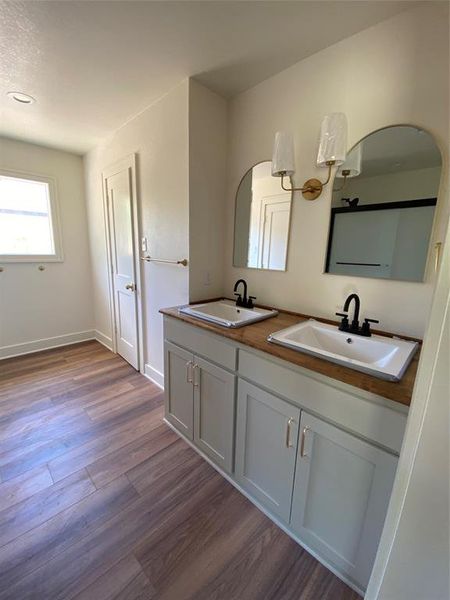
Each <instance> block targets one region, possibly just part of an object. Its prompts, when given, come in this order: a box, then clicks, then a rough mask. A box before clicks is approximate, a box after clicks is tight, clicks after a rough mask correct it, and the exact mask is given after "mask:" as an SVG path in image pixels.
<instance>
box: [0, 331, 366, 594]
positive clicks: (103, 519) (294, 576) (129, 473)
mask: <svg viewBox="0 0 450 600" xmlns="http://www.w3.org/2000/svg"><path fill="white" fill-rule="evenodd" d="M162 417H163V407H162V394H161V392H160V390H159V389H158V388H157V387H156V386H154V385H153V384H151V383H150V382H149V381H148V380H147V379H145V378H144V377H143V376H142V375H140V374H139V373H137V372H136V371H134V369H133V368H132V367H130V366H129V365H128V364H127V363H126V362H125V361H123V360H122V359H121V358H120V357H118V356H116V355H114V354H112V353H111V352H109V351H108V350H106V349H105V348H103V346H101V345H100V344H98V343H97V342H86V343H83V344H77V345H74V346H68V347H66V348H62V349H61V348H60V349H56V350H51V351H46V352H41V353H38V354H33V355H28V356H24V357H20V358H14V359H9V360H5V361H2V362H0V600H69V599H76V600H112V599H115V600H155V599H158V600H163V599H164V600H166V599H167V600H188V599H195V600H238V599H239V600H357V599H358V598H359V596H358V595H357V594H356V593H355V592H353V591H352V590H351V589H350V588H348V587H347V586H346V585H345V584H343V583H342V582H341V581H340V580H339V579H338V578H336V577H335V576H334V575H333V574H332V573H330V572H329V571H328V570H327V569H325V568H324V567H323V566H321V565H320V564H319V563H318V562H317V561H316V560H315V559H314V558H313V557H311V556H310V555H309V554H308V553H307V552H305V551H304V550H303V549H302V548H301V547H300V546H298V545H297V544H296V543H295V542H293V541H292V540H291V539H290V538H289V537H288V536H287V535H286V534H284V533H283V532H282V531H281V530H280V529H279V528H278V527H276V526H275V525H274V524H273V523H272V522H271V521H270V520H269V519H268V518H267V517H265V516H264V515H263V514H262V513H261V512H260V511H259V510H258V509H256V508H255V507H254V506H253V505H252V504H251V503H250V502H249V501H248V500H247V499H246V498H244V497H243V496H242V495H241V494H240V493H239V492H238V491H236V490H235V489H234V488H233V487H232V486H231V485H230V484H229V483H228V482H226V481H225V480H224V479H223V478H222V477H221V476H220V475H219V474H218V473H217V472H216V471H215V470H214V469H213V468H212V467H211V466H209V465H208V464H207V463H206V462H205V461H204V460H202V459H201V458H200V457H199V456H198V455H197V454H196V453H195V452H194V451H193V450H192V449H191V448H190V447H189V446H188V445H187V444H185V443H184V442H183V441H182V440H180V439H179V438H178V436H176V435H175V434H174V433H173V432H172V431H171V430H170V429H169V428H168V427H167V426H166V425H165V424H164V423H163V421H162Z"/></svg>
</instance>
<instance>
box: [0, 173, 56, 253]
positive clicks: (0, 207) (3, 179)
mask: <svg viewBox="0 0 450 600" xmlns="http://www.w3.org/2000/svg"><path fill="white" fill-rule="evenodd" d="M62 258H63V257H62V247H61V237H60V231H59V220H58V211H57V205H56V190H55V184H54V182H53V180H52V179H50V178H48V177H40V176H37V175H28V174H24V173H16V172H10V171H0V262H45V261H61V260H62Z"/></svg>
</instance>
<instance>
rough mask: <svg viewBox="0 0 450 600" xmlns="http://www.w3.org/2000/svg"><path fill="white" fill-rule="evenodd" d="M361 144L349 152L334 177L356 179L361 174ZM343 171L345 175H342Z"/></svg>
mask: <svg viewBox="0 0 450 600" xmlns="http://www.w3.org/2000/svg"><path fill="white" fill-rule="evenodd" d="M361 160H362V144H358V145H357V146H355V147H354V148H353V150H352V151H351V152H349V154H348V156H347V158H346V159H345V162H344V163H343V164H342V165H341V166H340V167H339V169H338V170H337V173H336V177H357V176H358V175H360V174H361ZM343 171H345V172H346V174H345V175H344V174H343Z"/></svg>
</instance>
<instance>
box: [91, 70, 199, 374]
mask: <svg viewBox="0 0 450 600" xmlns="http://www.w3.org/2000/svg"><path fill="white" fill-rule="evenodd" d="M188 91H189V86H188V81H184V82H182V83H181V84H180V85H178V86H177V87H176V88H174V89H173V90H171V91H170V92H169V93H168V94H167V95H166V96H164V97H163V98H161V99H160V100H159V101H158V102H156V103H155V104H153V105H152V106H150V107H149V108H148V109H147V110H145V111H144V112H143V113H141V114H140V115H138V116H137V117H135V118H134V119H133V120H131V121H129V122H128V123H126V124H125V125H124V126H123V127H122V128H120V129H119V130H118V131H116V132H115V133H114V134H113V135H112V136H111V137H110V138H109V139H108V140H106V141H105V142H104V143H103V144H101V145H100V146H99V147H97V148H95V149H94V150H92V151H91V152H89V153H88V154H87V155H86V156H85V169H86V189H87V202H88V214H89V233H90V241H91V254H92V267H93V281H94V304H95V323H96V329H97V330H98V331H99V332H100V334H101V335H102V336H103V338H104V339H105V340H109V341H111V338H112V330H111V313H110V299H109V290H108V271H107V260H106V256H107V254H106V242H105V227H104V214H103V198H102V170H103V169H104V168H105V167H107V166H108V165H111V164H113V163H114V162H115V161H117V160H119V159H121V158H123V157H124V156H126V155H128V154H131V153H136V154H137V191H138V200H139V212H140V215H141V228H142V235H144V236H146V237H147V238H148V242H149V253H150V254H151V255H152V256H155V257H159V258H174V259H181V258H189V205H188V199H189V189H188ZM142 281H143V287H144V289H143V304H144V306H143V309H144V310H143V312H144V315H143V317H144V352H145V357H144V359H145V363H146V369H147V372H148V374H149V375H150V376H151V377H154V378H155V379H156V380H157V381H159V382H160V383H162V372H163V336H162V316H161V315H160V314H159V312H158V311H159V309H160V308H162V307H165V306H173V305H176V304H183V303H186V302H188V300H189V270H188V269H187V268H183V267H180V266H175V265H163V264H157V263H143V264H142Z"/></svg>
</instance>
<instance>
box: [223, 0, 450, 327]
mask: <svg viewBox="0 0 450 600" xmlns="http://www.w3.org/2000/svg"><path fill="white" fill-rule="evenodd" d="M430 90H432V92H431V91H430ZM334 111H343V112H345V113H346V114H347V116H348V120H349V139H348V145H349V147H352V146H353V145H354V144H355V143H356V142H357V141H358V140H360V139H361V138H363V137H365V136H366V135H367V134H368V133H369V132H371V131H373V130H376V129H379V128H381V127H385V126H387V125H393V124H398V123H402V124H404V123H411V124H415V125H418V126H420V127H423V128H424V129H427V130H428V131H429V132H431V134H432V135H434V137H435V139H436V141H437V143H438V145H439V147H440V148H441V149H442V150H444V157H443V164H444V169H445V173H444V180H445V182H447V176H448V151H447V147H448V7H447V5H446V4H445V3H433V2H428V3H425V6H421V7H419V8H416V9H413V10H411V11H408V12H405V13H402V14H400V15H398V16H397V17H394V18H392V19H389V20H388V21H385V22H383V23H380V24H379V25H376V26H374V27H372V28H370V29H367V30H365V31H363V32H360V33H359V34H357V35H354V36H352V37H351V38H348V39H346V40H343V41H342V42H339V43H338V44H335V45H334V46H331V47H329V48H327V49H325V50H323V51H321V52H319V53H317V54H314V55H313V56H311V57H310V58H307V59H306V60H303V61H301V62H299V63H297V64H296V65H294V66H293V67H291V68H289V69H287V70H285V71H283V72H281V73H279V74H278V75H276V76H274V77H271V78H270V79H268V80H266V81H264V82H262V83H261V84H259V85H257V86H256V87H254V88H252V89H250V90H248V91H246V92H244V93H242V94H240V95H239V96H237V97H236V98H234V99H233V100H232V101H231V106H230V116H229V124H230V126H229V155H228V161H229V176H228V187H227V189H228V199H227V207H228V216H227V238H226V251H225V259H224V268H225V274H226V280H225V284H226V289H225V291H226V293H227V294H230V293H231V291H232V286H233V283H234V282H235V281H236V279H238V277H245V278H246V279H247V280H248V282H249V286H250V291H251V293H252V294H254V295H256V296H257V297H258V300H259V301H260V302H263V303H265V304H272V305H276V306H280V307H284V308H287V309H291V310H296V311H300V312H304V313H309V314H313V315H318V316H324V317H333V315H334V313H335V311H336V309H338V308H339V309H341V308H342V304H343V302H344V300H345V298H346V296H347V295H348V294H349V293H350V292H357V293H359V294H360V296H361V299H362V311H363V313H364V316H371V317H374V318H379V319H380V321H381V324H380V326H381V328H382V329H385V330H390V331H395V332H398V333H400V334H401V333H404V334H410V335H416V336H423V334H424V330H425V324H426V322H427V318H428V313H429V308H430V303H431V297H432V292H433V286H434V274H433V273H432V272H431V269H429V272H428V275H427V281H426V283H423V284H422V283H405V282H396V281H380V280H375V279H374V280H372V279H362V278H347V277H343V276H338V275H329V274H324V273H323V268H324V263H325V254H326V245H327V235H328V225H329V215H330V203H331V186H328V187H327V188H326V189H325V192H324V194H322V196H321V197H320V199H318V200H316V201H315V202H306V201H305V200H303V198H302V197H301V195H300V194H296V195H295V197H294V202H293V215H292V227H291V232H292V238H291V243H290V246H289V253H288V265H287V266H288V271H287V273H273V272H270V273H269V272H265V271H254V270H248V269H237V268H233V267H232V266H231V265H232V251H233V215H234V196H235V192H236V189H237V186H238V184H239V181H240V179H241V177H242V176H243V175H244V173H245V172H246V171H247V169H249V168H250V167H251V166H252V164H255V163H257V162H259V161H262V160H266V159H270V157H271V151H272V142H273V136H274V133H275V132H276V131H277V130H283V129H284V130H292V131H293V132H294V134H295V141H296V152H297V159H296V160H297V173H296V175H295V182H296V183H297V184H298V185H301V184H302V183H303V182H304V181H305V180H306V179H308V178H310V177H313V176H319V177H321V178H324V176H325V173H324V170H320V169H316V168H315V167H314V166H313V165H314V164H315V155H316V152H317V141H318V135H319V128H320V122H321V119H322V117H323V115H325V114H327V113H329V112H334ZM443 191H444V190H443ZM443 197H444V196H443ZM447 217H448V205H445V206H444V203H442V206H441V211H440V217H439V219H440V222H439V226H438V228H437V230H436V236H435V241H436V240H437V239H442V232H443V230H444V227H445V221H446V219H447Z"/></svg>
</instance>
